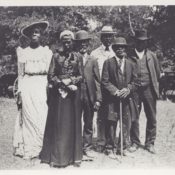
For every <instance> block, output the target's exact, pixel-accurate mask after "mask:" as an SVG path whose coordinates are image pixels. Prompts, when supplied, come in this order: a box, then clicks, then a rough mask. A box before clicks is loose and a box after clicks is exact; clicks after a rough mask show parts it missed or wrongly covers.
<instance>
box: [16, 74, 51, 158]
mask: <svg viewBox="0 0 175 175" xmlns="http://www.w3.org/2000/svg"><path fill="white" fill-rule="evenodd" d="M20 83H21V86H20V88H21V96H22V109H21V110H20V111H19V114H18V116H17V118H16V124H15V132H14V137H13V147H14V155H18V156H21V157H23V158H24V159H30V158H34V157H37V156H39V153H40V151H41V149H42V144H43V136H44V129H45V123H46V118H47V112H48V107H47V103H46V100H47V98H46V85H47V76H46V75H35V76H28V75H25V76H24V78H23V79H22V80H21V82H20ZM20 118H22V123H21V122H20ZM20 123H21V124H20Z"/></svg>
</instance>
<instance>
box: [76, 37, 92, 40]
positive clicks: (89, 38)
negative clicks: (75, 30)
mask: <svg viewBox="0 0 175 175" xmlns="http://www.w3.org/2000/svg"><path fill="white" fill-rule="evenodd" d="M91 39H92V38H91V37H88V38H83V39H73V40H74V41H85V40H91Z"/></svg>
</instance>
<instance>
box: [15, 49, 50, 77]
mask: <svg viewBox="0 0 175 175" xmlns="http://www.w3.org/2000/svg"><path fill="white" fill-rule="evenodd" d="M51 58H52V51H51V50H50V49H49V47H48V46H45V47H42V46H39V47H38V48H36V49H32V48H31V47H27V48H25V49H18V62H19V63H24V75H25V74H31V75H32V74H34V75H35V74H47V72H48V69H49V65H50V61H51Z"/></svg>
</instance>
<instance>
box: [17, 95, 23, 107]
mask: <svg viewBox="0 0 175 175" xmlns="http://www.w3.org/2000/svg"><path fill="white" fill-rule="evenodd" d="M16 104H17V107H18V110H19V109H21V108H22V97H21V92H18V93H17V101H16Z"/></svg>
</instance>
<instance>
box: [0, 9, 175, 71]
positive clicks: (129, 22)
mask: <svg viewBox="0 0 175 175" xmlns="http://www.w3.org/2000/svg"><path fill="white" fill-rule="evenodd" d="M39 20H48V21H49V23H50V26H49V28H48V30H47V32H46V33H45V34H44V37H43V40H42V44H43V45H49V47H50V48H51V49H52V50H53V51H55V50H56V49H57V48H59V43H60V42H59V34H60V32H61V31H62V30H64V29H70V30H72V31H73V32H76V31H78V30H79V29H84V30H87V31H89V32H90V34H91V35H92V38H93V39H92V41H91V46H90V50H92V49H94V48H96V47H97V46H98V45H99V44H100V39H99V34H98V32H99V31H100V30H101V28H102V26H103V25H108V24H109V25H112V26H113V28H114V30H116V31H117V35H118V36H125V37H126V39H127V41H128V42H129V44H131V46H132V35H133V32H132V30H134V29H138V28H141V29H142V28H145V29H147V30H148V31H149V33H150V35H151V36H152V38H153V39H152V40H151V42H150V44H149V46H150V48H151V49H152V50H153V51H155V52H156V53H157V55H158V57H159V59H160V60H163V64H164V65H163V66H164V68H168V69H171V70H175V69H174V67H175V66H174V64H175V32H174V31H175V6H50V7H49V6H47V7H44V6H43V7H38V6H35V7H30V6H28V7H0V63H1V65H2V64H6V62H4V60H5V59H6V58H9V57H6V56H5V57H4V55H11V58H12V63H15V62H16V57H15V55H16V54H15V51H16V48H17V47H18V46H21V47H26V46H27V45H28V40H27V39H26V38H25V37H23V36H21V34H20V30H21V28H22V27H24V26H26V25H28V24H30V23H31V22H36V21H39ZM0 69H1V68H0Z"/></svg>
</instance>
